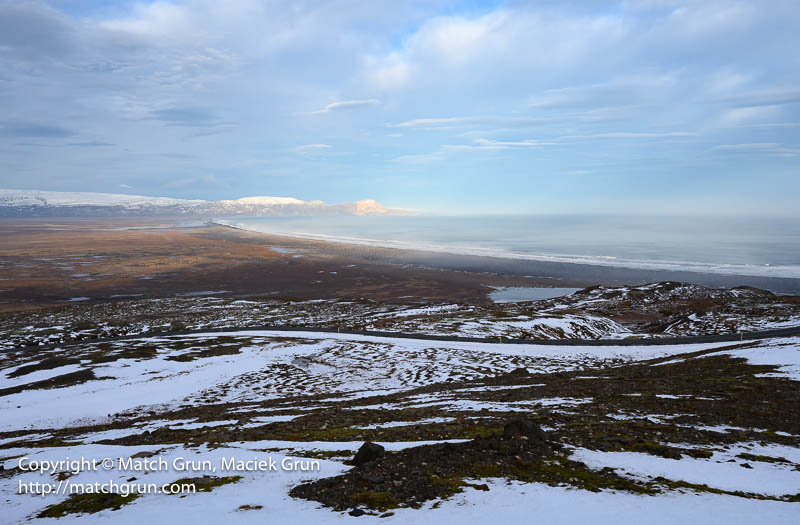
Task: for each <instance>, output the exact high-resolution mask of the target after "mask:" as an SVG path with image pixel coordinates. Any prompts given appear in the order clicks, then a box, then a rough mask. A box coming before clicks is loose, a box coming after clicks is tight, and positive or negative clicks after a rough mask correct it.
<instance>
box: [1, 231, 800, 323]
mask: <svg viewBox="0 0 800 525" xmlns="http://www.w3.org/2000/svg"><path fill="white" fill-rule="evenodd" d="M0 238H3V241H4V242H3V243H2V245H0V267H2V269H3V280H0V311H21V310H26V309H36V308H41V307H52V306H63V305H67V304H76V303H77V304H92V303H102V302H108V301H119V300H126V299H131V298H135V299H157V298H169V297H173V298H174V297H187V296H196V295H210V296H228V297H242V298H247V297H260V298H283V299H291V300H301V301H302V300H314V299H333V300H371V301H377V302H384V303H396V304H408V303H436V304H444V303H464V304H484V305H485V304H491V303H492V301H491V299H490V297H489V296H490V294H491V293H492V292H493V291H494V290H495V289H496V288H497V287H508V288H585V287H589V286H595V285H608V286H622V285H637V284H646V283H651V282H659V281H682V282H688V283H695V284H700V285H704V286H709V287H715V288H732V287H736V286H754V287H758V288H763V289H767V290H770V291H773V292H776V293H780V294H789V295H798V294H800V280H798V279H786V278H769V277H754V276H730V275H721V274H700V273H691V272H673V271H654V270H637V269H628V268H617V267H609V266H596V265H589V264H577V263H562V262H543V261H530V260H520V259H503V258H498V257H487V256H476V255H459V254H450V253H443V252H426V251H420V250H412V249H399V248H384V247H377V246H364V245H355V244H345V243H337V242H330V241H321V240H310V239H304V238H299V237H291V236H284V235H271V234H265V233H257V232H251V231H247V230H242V229H237V228H233V227H230V226H222V225H219V224H213V223H210V222H207V223H204V224H203V225H198V226H187V225H186V217H174V218H163V217H158V218H152V219H149V220H146V219H141V218H136V219H133V218H119V219H106V220H102V221H99V220H95V219H70V218H64V219H53V218H41V219H3V220H0Z"/></svg>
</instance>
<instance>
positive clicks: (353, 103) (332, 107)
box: [307, 98, 380, 115]
mask: <svg viewBox="0 0 800 525" xmlns="http://www.w3.org/2000/svg"><path fill="white" fill-rule="evenodd" d="M378 104H380V101H379V100H378V99H374V98H370V99H366V100H342V101H340V102H333V103H331V104H328V105H327V106H325V107H324V108H322V109H318V110H316V111H311V112H308V113H307V114H308V115H320V114H322V113H331V112H334V111H342V110H348V109H355V108H361V107H365V106H377V105H378Z"/></svg>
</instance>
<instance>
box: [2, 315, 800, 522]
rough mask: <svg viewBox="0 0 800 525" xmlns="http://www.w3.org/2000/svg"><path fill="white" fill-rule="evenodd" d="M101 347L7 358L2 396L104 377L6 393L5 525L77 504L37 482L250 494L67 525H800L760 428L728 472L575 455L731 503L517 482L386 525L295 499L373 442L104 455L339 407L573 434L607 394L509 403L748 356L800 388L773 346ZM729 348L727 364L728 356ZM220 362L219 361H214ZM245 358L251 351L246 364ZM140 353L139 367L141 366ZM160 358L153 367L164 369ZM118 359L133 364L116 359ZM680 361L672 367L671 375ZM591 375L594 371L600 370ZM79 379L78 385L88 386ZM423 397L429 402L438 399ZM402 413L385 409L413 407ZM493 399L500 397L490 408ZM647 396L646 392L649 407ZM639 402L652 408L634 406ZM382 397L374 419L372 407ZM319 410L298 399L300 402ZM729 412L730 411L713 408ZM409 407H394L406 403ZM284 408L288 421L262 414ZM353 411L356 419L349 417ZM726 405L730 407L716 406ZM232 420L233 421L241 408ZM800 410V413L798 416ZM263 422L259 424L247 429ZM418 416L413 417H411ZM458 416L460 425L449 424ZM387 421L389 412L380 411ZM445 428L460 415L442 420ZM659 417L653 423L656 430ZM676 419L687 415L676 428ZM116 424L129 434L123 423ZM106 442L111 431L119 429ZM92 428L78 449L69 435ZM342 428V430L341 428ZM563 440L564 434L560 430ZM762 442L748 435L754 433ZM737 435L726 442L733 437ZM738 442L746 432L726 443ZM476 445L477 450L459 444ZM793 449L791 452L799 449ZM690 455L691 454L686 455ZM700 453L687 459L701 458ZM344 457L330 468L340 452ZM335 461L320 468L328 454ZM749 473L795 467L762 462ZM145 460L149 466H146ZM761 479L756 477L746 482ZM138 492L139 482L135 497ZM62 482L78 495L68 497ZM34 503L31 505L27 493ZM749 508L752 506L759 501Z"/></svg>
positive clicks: (799, 513)
mask: <svg viewBox="0 0 800 525" xmlns="http://www.w3.org/2000/svg"><path fill="white" fill-rule="evenodd" d="M98 344H99V343H82V344H80V345H74V346H64V347H61V348H55V349H52V350H46V351H45V350H43V351H41V352H42V355H41V356H35V357H29V358H28V359H27V360H25V361H21V360H19V359H18V358H12V357H9V356H10V354H9V353H3V354H2V357H0V389H9V388H24V387H25V386H26V385H28V386H31V385H32V384H33V383H35V382H41V381H49V380H54V379H58V378H59V377H61V376H64V375H66V374H74V373H76V372H80V371H86V370H91V372H92V373H93V376H92V378H90V379H89V380H86V381H83V382H77V383H75V384H66V385H64V386H60V385H58V384H55V385H54V387H53V388H43V387H34V386H31V388H27V389H23V390H21V391H14V392H11V391H9V392H10V393H0V464H1V465H2V466H3V467H4V468H3V470H0V502H2V509H3V510H2V512H1V513H0V524H3V525H5V524H9V525H10V524H17V523H18V524H22V523H38V522H42V523H49V522H50V521H51V520H52V519H53V518H38V517H37V515H38V514H39V513H40V512H42V511H43V509H45V508H47V507H48V506H50V505H53V504H57V503H59V502H62V501H65V500H66V498H67V496H66V495H65V494H66V493H60V494H47V495H41V494H38V495H34V494H26V493H20V492H21V487H23V486H28V485H27V484H30V483H36V482H44V483H48V484H52V485H53V486H54V487H61V488H59V489H58V490H61V489H63V486H64V484H65V483H66V484H67V485H68V486H73V487H74V486H79V485H80V484H84V485H85V484H92V483H94V482H98V483H107V482H111V481H113V482H116V483H118V484H120V485H123V484H125V483H139V484H144V483H152V484H154V485H158V486H160V485H162V484H165V483H171V482H174V481H177V480H179V479H181V478H187V477H193V476H200V475H202V474H213V475H214V476H229V475H240V476H242V477H241V479H239V480H237V481H235V482H232V483H229V484H224V485H221V486H218V487H214V488H213V490H211V491H209V492H197V493H194V494H157V493H148V494H142V495H141V496H139V497H138V498H136V499H135V500H133V501H131V502H129V503H127V504H124V505H122V506H120V507H119V508H118V510H112V509H105V510H100V511H99V512H94V513H77V514H76V513H68V514H66V515H64V516H63V517H60V518H57V520H58V521H57V523H74V522H75V523H77V522H79V523H82V524H92V523H114V524H127V523H131V524H137V525H140V524H141V523H154V524H155V523H195V524H205V523H214V524H218V523H258V524H263V523H298V524H301V523H302V524H305V523H309V524H311V523H313V524H317V523H320V524H322V523H342V522H351V521H352V522H354V523H360V522H380V523H386V522H388V523H403V524H406V523H420V524H423V523H431V522H435V523H442V524H451V523H452V524H457V523H469V522H472V523H490V522H505V523H509V524H511V523H514V524H515V523H526V524H527V523H533V522H535V523H547V524H561V523H563V524H571V523H592V524H597V525H601V524H607V523H608V524H610V523H648V524H650V525H658V524H674V523H704V524H720V525H723V524H724V525H732V524H739V523H741V524H755V523H769V524H795V523H798V517H800V503H797V502H790V501H775V500H767V499H759V498H761V497H773V498H781V497H784V496H786V495H791V494H798V493H800V448H798V447H797V438H798V437H800V436H795V435H792V434H791V433H785V432H783V433H781V434H778V435H779V436H781V435H783V437H779V438H777V439H779V440H780V439H783V440H785V443H784V444H780V443H766V442H761V441H759V439H757V438H754V437H753V436H754V435H755V434H752V432H755V431H758V429H733V428H731V429H729V430H730V431H731V432H734V431H737V432H740V433H742V437H741V439H740V440H739V441H737V442H731V441H728V442H726V443H725V444H724V445H720V446H713V447H712V448H711V450H712V451H713V454H709V455H710V457H696V458H695V457H683V458H682V459H680V460H676V459H670V458H667V457H658V456H654V455H651V454H646V453H642V452H635V451H602V450H591V449H589V448H584V447H580V446H566V447H565V448H566V450H567V451H568V452H569V454H570V455H571V459H574V460H576V461H581V462H583V463H585V464H586V465H587V466H588V467H589V468H591V469H597V470H599V469H602V468H604V467H611V468H614V469H615V471H616V472H617V473H618V474H619V475H621V476H623V477H626V478H629V479H632V480H639V481H647V480H653V479H656V478H657V477H663V478H668V479H672V480H682V481H685V482H687V483H689V484H696V485H705V486H707V487H710V489H713V490H715V491H727V493H713V491H698V490H692V489H690V488H686V487H684V488H680V487H678V488H675V489H674V490H666V491H663V492H661V493H659V494H656V495H644V494H635V493H632V492H624V491H618V490H610V489H603V490H601V491H599V492H590V491H587V490H582V489H579V488H575V487H571V486H563V485H557V486H550V485H548V484H545V483H523V482H519V481H509V480H506V479H501V478H492V479H484V480H481V481H479V482H480V483H484V482H485V483H486V484H487V488H488V489H489V490H488V491H483V490H476V489H474V488H469V487H467V488H465V489H464V491H463V492H461V493H457V494H455V495H453V496H452V497H450V498H449V499H446V500H437V501H428V502H426V503H425V504H423V505H422V507H421V508H419V509H413V508H398V509H393V510H392V511H391V513H387V514H390V515H388V516H386V517H384V518H379V517H378V515H379V514H380V513H373V514H372V515H363V516H358V517H355V516H351V515H349V514H348V513H347V512H335V511H332V510H331V509H330V508H327V507H323V506H322V505H320V504H319V503H317V502H314V501H307V500H303V499H295V498H292V497H290V496H289V494H288V492H289V490H290V489H291V488H292V487H294V486H296V485H298V484H300V483H301V482H305V481H309V480H314V479H320V478H327V477H331V476H336V475H339V474H341V473H343V472H346V471H348V470H349V469H350V468H351V467H350V466H348V465H346V464H344V463H343V461H344V460H346V459H349V457H350V456H348V455H346V454H349V453H352V452H354V451H355V450H357V449H358V447H359V446H360V445H361V444H362V440H360V439H355V440H353V439H341V440H336V439H334V440H323V441H320V440H303V441H294V440H286V439H276V440H270V439H267V440H263V439H262V440H245V441H236V440H234V441H227V442H224V443H219V444H214V445H211V444H209V443H199V442H198V443H190V442H185V443H174V442H173V443H168V442H161V443H158V444H132V445H123V444H115V443H99V442H105V441H107V440H116V439H119V438H125V437H126V436H135V435H140V434H142V433H154V432H159V431H163V430H164V429H168V430H175V429H185V430H187V431H193V430H198V429H200V430H202V429H205V430H209V429H211V430H212V431H213V429H221V430H225V429H230V428H239V427H241V428H242V429H245V430H246V429H248V428H252V427H255V426H256V425H264V424H283V425H292V424H293V420H295V419H297V418H300V417H302V416H303V415H304V414H310V413H315V414H322V416H323V417H324V414H325V413H326V412H325V411H326V410H328V409H331V410H333V408H331V407H334V406H336V407H337V408H336V410H339V411H341V412H349V411H354V412H356V411H359V410H376V411H378V410H382V409H384V410H390V411H391V410H394V411H396V413H397V414H398V416H397V418H396V419H395V420H393V421H387V420H376V421H374V422H369V423H368V424H360V425H358V426H354V428H355V429H357V430H361V429H363V431H371V432H377V431H381V430H382V429H383V430H386V431H400V430H402V429H407V428H409V427H410V426H412V425H447V424H454V423H455V422H456V421H461V420H463V419H464V418H470V417H472V418H476V419H480V418H490V417H492V414H493V413H497V412H502V413H510V412H515V411H520V412H536V411H537V410H548V411H549V413H551V414H554V417H555V418H556V419H558V418H562V419H561V420H559V421H563V418H569V417H571V415H572V414H575V411H576V410H579V409H581V408H582V407H586V406H590V405H592V404H593V403H596V402H597V399H598V398H597V397H594V398H593V397H592V396H591V395H579V394H570V395H564V396H549V397H540V398H536V399H529V400H527V401H524V400H523V401H519V400H514V399H512V398H508V399H506V398H504V397H503V395H505V394H508V393H515V392H523V391H528V390H530V391H535V390H536V389H537V388H542V387H544V383H539V382H536V381H534V379H535V378H536V377H537V376H536V374H540V375H541V377H545V375H547V374H552V373H559V372H569V371H573V372H574V371H580V373H579V374H578V375H577V376H575V377H574V378H572V379H570V381H573V382H574V381H589V380H597V381H602V380H603V379H604V377H603V376H596V375H594V376H589V375H587V376H585V377H584V375H583V374H584V373H586V374H590V373H592V372H593V371H597V370H600V369H602V370H613V369H614V368H615V367H621V366H625V365H629V364H631V363H637V362H641V361H645V360H649V359H655V358H663V361H667V363H670V362H671V363H678V364H679V363H682V362H684V361H686V362H690V361H689V360H691V359H697V356H696V355H686V354H689V353H695V352H701V353H703V354H704V356H703V357H714V356H719V355H726V356H732V357H736V358H744V359H746V360H747V361H748V362H749V363H752V364H754V365H764V364H769V365H777V368H776V369H774V371H772V372H770V373H768V374H766V375H765V377H774V378H782V379H781V380H788V382H787V383H786V384H787V385H789V387H790V388H798V387H800V383H798V381H800V338H782V339H773V340H765V341H761V342H757V343H751V344H749V345H744V346H741V347H739V346H736V345H725V344H712V343H705V344H693V345H664V346H638V347H637V346H630V347H622V346H608V347H594V346H546V345H519V344H487V343H467V342H438V341H436V342H434V341H424V340H414V339H402V338H386V337H372V336H360V335H349V334H327V333H325V334H322V333H315V332H313V331H309V332H300V333H292V334H287V333H285V332H277V331H274V332H273V331H258V330H254V331H249V332H230V333H208V334H192V335H183V336H169V337H142V338H139V339H133V340H125V341H119V342H116V343H105V346H103V347H102V348H103V352H104V355H106V356H110V357H109V359H105V360H98V359H96V355H97V351H98V348H99V347H98ZM717 348H719V349H720V350H718V351H716V352H714V350H715V349H717ZM209 349H211V350H213V352H210V353H206V354H203V352H208V351H209ZM233 350H235V351H233ZM137 352H139V353H137ZM147 352H150V353H149V354H148V353H147ZM114 356H117V358H116V359H112V358H114ZM53 357H61V358H66V359H72V361H71V362H68V363H66V364H64V365H63V366H55V367H53V368H46V369H41V370H34V371H32V372H29V373H23V372H25V370H24V369H23V367H25V366H29V365H31V364H34V365H36V364H37V363H42V362H43V360H44V359H48V358H53ZM664 366H666V365H665V363H654V364H653V367H654V368H653V369H654V370H655V369H657V368H663V367H664ZM519 369H525V370H527V371H528V372H529V373H530V374H534V375H533V376H530V377H531V378H532V379H531V381H530V383H526V384H525V385H510V386H503V385H499V386H486V387H482V386H469V385H468V384H467V385H462V386H460V387H454V388H452V389H449V390H442V391H435V390H431V391H427V390H425V388H426V387H427V386H430V385H434V384H439V383H442V384H446V383H447V382H448V381H452V382H456V383H457V382H469V381H474V380H481V379H482V378H491V377H496V376H498V375H501V374H507V373H509V372H511V371H515V370H519ZM584 371H585V372H584ZM70 377H71V376H70ZM420 389H422V390H420ZM412 390H413V391H414V392H409V394H408V395H407V396H405V397H403V398H402V399H400V400H397V399H395V398H391V397H390V398H389V399H390V401H386V400H378V401H376V400H374V399H371V396H386V395H390V394H398V393H403V392H406V391H412ZM482 393H491V394H492V395H497V396H500V397H497V398H492V399H488V398H486V399H481V398H480V397H469V396H476V395H480V394H482ZM634 394H635V392H634ZM634 397H635V396H634ZM691 397H692V396H690V395H688V394H686V393H684V392H677V391H676V392H675V393H674V395H672V394H667V393H664V394H660V395H659V396H658V397H655V396H653V398H652V399H654V401H653V402H657V403H676V404H679V403H683V402H684V401H689V400H691ZM362 398H365V399H364V401H363V403H362V402H361V401H360V400H361V399H362ZM300 399H302V400H303V401H302V402H300V401H297V402H295V400H300ZM709 399H712V398H709ZM392 400H393V401H392ZM265 401H274V402H275V404H274V405H270V406H262V405H261V404H260V403H263V402H265ZM343 401H347V402H348V403H349V404H348V405H347V406H342V407H341V408H346V409H347V410H341V408H338V405H337V404H338V403H342V402H343ZM708 402H709V403H713V402H714V401H713V400H711V401H708ZM205 404H215V405H220V406H222V407H223V408H224V410H223V412H224V415H220V416H219V418H218V420H216V421H213V420H207V419H200V420H197V419H196V418H194V417H182V418H180V417H178V416H177V415H176V416H170V413H171V412H172V411H177V410H179V409H181V407H197V406H202V405H205ZM431 406H433V407H439V410H440V411H441V413H440V415H438V416H435V417H424V418H420V419H417V418H412V419H411V420H405V419H404V417H403V416H402V414H403V413H406V412H405V411H403V410H404V409H405V410H406V411H407V410H408V409H414V408H415V407H417V408H419V407H431ZM225 407H227V408H225ZM785 409H786V410H788V411H791V410H797V409H798V407H785ZM248 411H256V412H258V414H257V416H255V417H253V418H251V419H248V420H247V421H244V422H243V421H239V414H241V413H246V412H248ZM401 411H403V412H401ZM451 412H452V417H451V416H449V415H448V414H449V413H451ZM611 412H613V411H610V413H609V416H608V417H609V419H612V418H616V419H619V420H620V421H623V422H624V421H625V419H626V418H636V417H637V416H636V415H631V414H623V413H617V414H613V413H611ZM375 413H376V414H379V412H375ZM442 414H443V415H444V417H442ZM656 416H657V414H655V413H653V414H650V415H649V417H650V421H655V420H656V419H657V418H656ZM671 417H676V416H671ZM111 423H114V424H111ZM105 424H109V425H107V426H104V427H102V428H93V425H105ZM71 428H75V432H74V434H72V435H71V437H68V438H64V437H61V438H59V440H60V441H59V442H53V443H52V444H48V441H47V440H48V439H51V438H52V439H55V437H56V436H57V435H58V436H63V434H59V432H63V431H64V429H71ZM323 428H324V427H323ZM548 430H549V429H548ZM743 430H747V431H748V432H750V433H749V434H748V433H746V432H742V431H743ZM716 431H719V432H727V431H728V430H726V429H724V428H721V427H720V428H719V429H716ZM725 435H726V436H727V435H728V434H725ZM376 441H378V442H379V443H380V444H382V445H384V446H385V447H386V449H387V450H402V449H407V448H409V447H414V446H418V445H421V444H425V443H432V442H437V441H443V440H434V441H408V440H406V441H392V440H380V439H378V440H376ZM448 441H451V442H463V441H464V440H457V439H456V440H448ZM790 442H791V443H793V444H791V443H790ZM677 446H682V445H680V444H677ZM693 447H694V445H690V444H687V445H686V446H685V448H688V449H691V448H693ZM326 451H327V452H329V453H341V454H344V455H336V454H334V455H330V454H328V455H325V452H326ZM142 452H146V453H152V454H155V455H154V456H153V457H158V458H160V459H163V460H164V461H166V462H167V463H168V465H170V468H166V469H162V468H150V469H143V470H141V471H135V472H131V471H129V470H123V469H119V468H112V469H110V470H105V469H104V468H98V469H96V470H93V469H82V470H80V471H79V472H77V473H76V474H74V475H67V474H62V475H61V476H59V475H58V473H59V472H66V471H67V470H69V469H65V468H58V469H55V470H54V472H53V473H52V474H51V473H44V474H43V473H40V472H29V471H24V472H21V471H20V469H19V468H18V467H20V459H21V458H24V459H25V461H28V460H34V461H44V460H47V461H59V460H64V459H65V458H71V459H78V458H86V459H88V460H91V459H96V460H98V462H99V463H101V464H102V460H103V459H106V458H112V459H115V460H116V459H118V458H130V457H131V456H133V455H134V454H139V453H142ZM315 454H317V455H315ZM742 454H749V455H751V456H747V457H763V456H767V457H771V458H779V459H778V460H775V461H771V462H768V461H753V460H747V461H748V462H749V463H750V464H749V465H747V466H745V465H743V462H744V460H743V459H742V456H741V455H742ZM139 455H140V456H141V454H139ZM176 458H186V459H195V460H203V461H209V462H210V463H211V464H212V465H213V467H214V469H216V470H209V469H207V468H205V467H204V468H203V469H200V470H198V471H193V472H180V471H177V470H176V469H175V468H174V463H173V461H174V460H176ZM224 458H237V459H250V458H259V459H265V458H272V459H273V460H274V461H275V462H276V463H277V464H279V465H281V462H282V461H283V460H284V458H290V459H292V460H296V461H298V462H307V463H308V464H311V462H312V459H313V458H317V459H314V460H313V461H316V462H317V463H316V465H317V467H318V469H319V470H306V471H297V470H287V469H284V468H283V467H280V468H278V469H277V470H274V471H266V472H264V471H242V470H240V469H227V470H225V469H223V468H222V467H221V466H222V465H223V463H222V460H223V459H224ZM743 467H744V468H743ZM131 480H132V481H131ZM59 484H61V485H59ZM22 492H24V490H23V491H22ZM732 493H750V494H755V495H758V496H759V498H755V497H742V496H740V495H734V494H732Z"/></svg>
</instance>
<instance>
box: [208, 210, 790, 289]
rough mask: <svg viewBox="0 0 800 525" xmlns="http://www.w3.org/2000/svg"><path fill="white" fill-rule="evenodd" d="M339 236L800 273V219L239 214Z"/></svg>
mask: <svg viewBox="0 0 800 525" xmlns="http://www.w3.org/2000/svg"><path fill="white" fill-rule="evenodd" d="M215 222H217V223H219V224H223V225H226V226H231V227H235V228H240V229H245V230H250V231H255V232H261V233H270V234H278V235H287V236H292V237H302V238H307V239H316V240H322V241H329V242H338V243H349V244H359V245H368V246H379V247H385V248H401V249H412V250H422V251H432V252H445V253H453V254H463V255H481V256H488V257H500V258H507V259H527V260H536V261H550V262H569V263H579V264H593V265H601V266H614V267H620V268H636V269H649V270H677V271H692V272H701V273H714V274H729V275H749V276H764V277H788V278H800V220H799V219H786V218H720V217H713V218H710V217H666V216H663V217H662V216H591V215H526V216H519V215H515V216H452V217H438V216H411V217H405V216H398V217H383V216H365V217H234V218H223V219H216V220H215Z"/></svg>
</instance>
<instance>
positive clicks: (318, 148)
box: [294, 144, 331, 155]
mask: <svg viewBox="0 0 800 525" xmlns="http://www.w3.org/2000/svg"><path fill="white" fill-rule="evenodd" d="M329 149H331V145H330V144H303V145H301V146H296V147H295V148H294V151H295V152H296V153H299V154H301V155H308V154H314V153H320V152H323V151H326V150H329Z"/></svg>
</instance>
